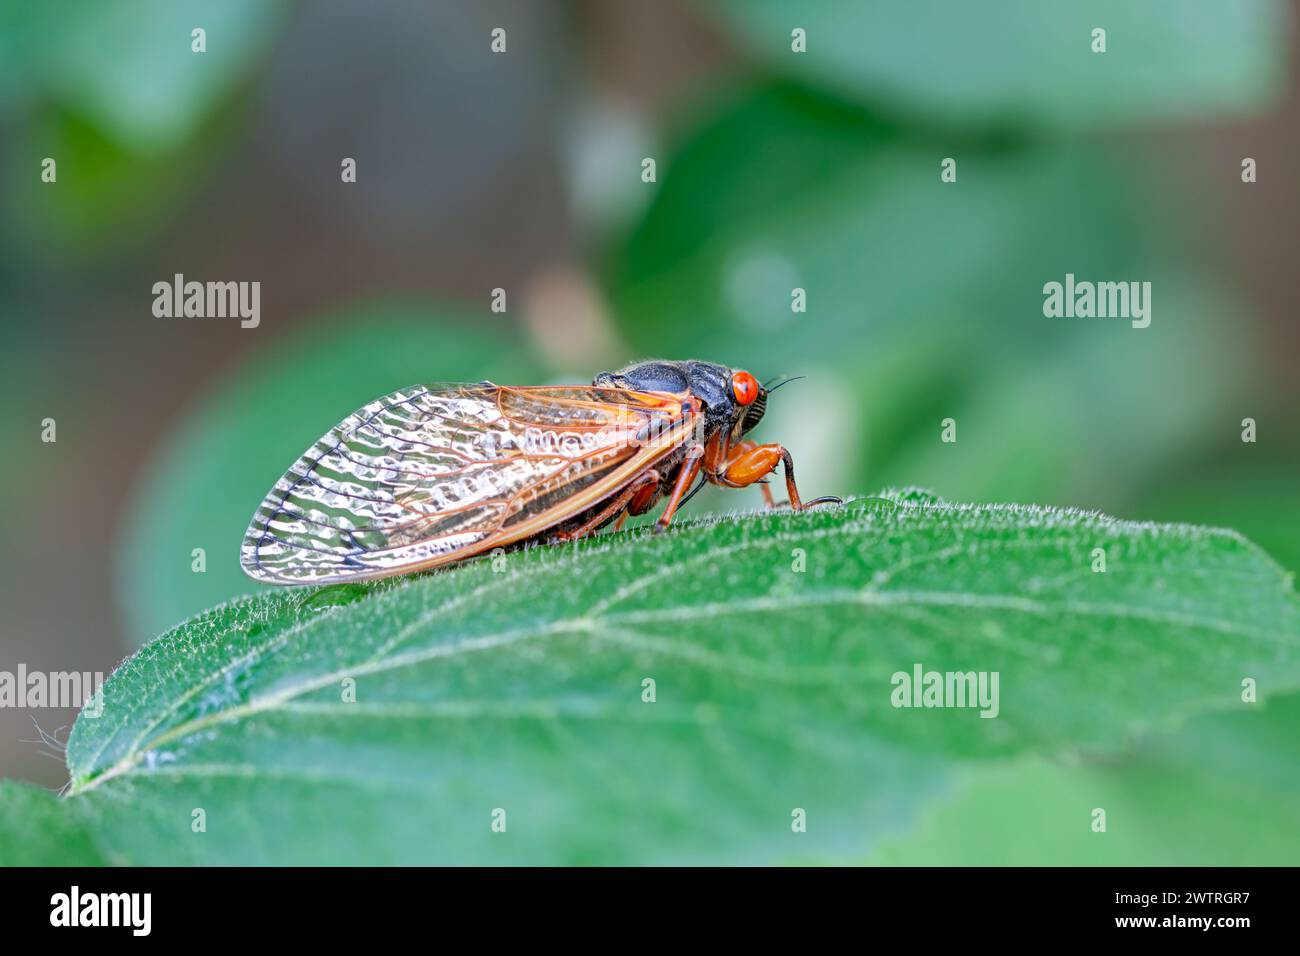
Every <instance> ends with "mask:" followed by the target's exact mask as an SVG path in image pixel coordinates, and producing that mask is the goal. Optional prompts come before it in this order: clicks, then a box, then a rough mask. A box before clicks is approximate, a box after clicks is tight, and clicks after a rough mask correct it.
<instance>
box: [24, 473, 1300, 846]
mask: <svg viewBox="0 0 1300 956" xmlns="http://www.w3.org/2000/svg"><path fill="white" fill-rule="evenodd" d="M1096 548H1103V549H1104V550H1105V554H1106V561H1107V564H1106V571H1105V572H1104V573H1098V572H1095V571H1094V570H1093V567H1094V561H1095V558H1094V553H1095V551H1094V549H1096ZM800 562H803V565H802V566H803V567H804V570H803V571H802V572H800V571H797V570H796V567H798V566H800ZM917 664H920V665H922V666H923V667H924V668H926V669H928V670H936V671H986V672H993V671H996V672H998V674H999V687H1000V691H999V711H998V715H997V717H995V718H992V719H982V718H981V717H980V716H979V715H978V712H977V711H976V710H975V709H972V708H947V709H926V708H898V707H895V706H893V703H892V702H891V697H892V695H893V691H894V675H895V674H896V673H897V672H905V673H910V672H911V671H912V669H913V667H914V665H917ZM1245 676H1250V677H1253V678H1255V679H1256V680H1258V681H1259V682H1260V686H1261V687H1265V688H1267V689H1268V692H1269V693H1272V692H1280V691H1281V690H1284V689H1287V688H1297V687H1300V604H1298V603H1297V600H1296V596H1295V594H1294V592H1293V591H1292V589H1291V581H1290V578H1289V577H1288V576H1287V575H1286V574H1285V573H1284V572H1283V571H1282V570H1281V569H1280V568H1279V567H1278V566H1277V565H1276V564H1275V563H1274V562H1273V561H1271V560H1270V559H1269V558H1268V557H1267V556H1265V555H1264V554H1263V553H1262V552H1261V551H1259V550H1258V549H1257V548H1255V547H1254V546H1253V545H1251V544H1249V543H1248V542H1246V541H1245V540H1244V539H1242V538H1241V537H1240V536H1239V535H1237V534H1235V533H1232V532H1228V531H1216V530H1208V529H1203V528H1193V527H1188V526H1180V525H1154V524H1142V523H1133V522H1124V521H1116V520H1114V519H1110V518H1107V517H1104V516H1100V515H1095V514H1086V513H1081V512H1077V511H1068V510H1055V509H1043V508H1034V507H1016V506H998V505H985V506H966V505H952V504H947V503H945V502H942V501H939V500H937V499H934V498H933V497H932V496H928V495H925V494H919V493H915V494H899V493H888V494H886V495H883V496H881V497H877V498H871V499H859V500H857V501H853V502H851V503H850V504H849V505H848V506H845V507H843V508H833V509H825V510H818V511H814V512H804V513H800V514H790V513H785V512H779V513H767V514H762V515H755V516H745V517H740V518H725V519H720V520H715V521H705V522H700V523H695V524H690V525H686V526H682V527H679V528H677V529H675V530H674V531H673V532H672V533H670V534H665V535H649V534H629V533H623V534H618V535H610V536H605V537H601V538H597V539H595V540H593V541H588V542H582V543H579V544H577V545H572V546H564V547H559V548H538V549H534V550H529V551H523V552H515V553H512V554H510V555H507V556H506V557H505V559H504V562H502V561H497V562H494V561H493V560H492V559H484V560H479V561H474V562H471V563H469V564H467V565H464V566H461V567H457V568H454V569H451V570H449V571H446V572H443V573H437V574H432V575H427V576H422V577H415V578H410V579H404V580H401V581H398V582H396V583H391V584H384V585H379V586H364V587H363V586H352V587H337V588H327V589H322V590H316V591H310V590H299V591H279V592H275V593H271V594H265V595H260V596H256V597H253V598H247V599H241V600H238V601H235V602H232V603H230V604H228V605H224V606H220V607H217V608H214V609H213V610H211V611H209V612H207V613H205V614H202V615H200V616H199V617H197V618H195V619H193V620H191V621H189V622H187V623H185V624H183V625H181V626H180V627H178V628H176V629H175V630H174V631H172V632H170V633H168V634H166V635H164V636H163V637H161V638H159V639H158V640H156V641H154V642H153V643H151V644H150V645H148V646H147V647H145V648H144V649H143V650H141V651H140V652H139V653H137V654H136V655H135V656H134V657H133V658H131V659H130V660H129V661H128V662H127V663H126V664H124V665H123V666H122V668H121V669H120V670H119V671H118V672H117V673H116V674H115V675H113V677H112V678H111V679H110V680H109V681H108V683H107V684H106V685H105V687H104V689H103V691H102V694H103V697H102V713H101V715H100V716H98V717H91V716H89V712H87V713H83V715H82V716H81V718H79V720H78V721H77V724H76V726H75V727H74V729H73V732H72V735H71V738H70V740H69V748H68V765H69V769H70V773H71V777H72V788H71V796H69V797H68V798H67V799H66V800H65V801H64V803H63V806H64V807H65V809H66V811H67V812H68V813H69V814H72V815H74V816H75V817H76V818H77V819H80V820H83V821H85V825H86V826H88V827H90V829H91V832H92V833H93V837H94V843H95V848H96V850H97V852H98V853H100V854H101V855H102V856H103V857H104V858H107V859H112V860H115V861H121V862H134V863H167V862H179V863H205V864H218V863H313V862H325V863H465V862H475V863H507V862H513V863H671V862H701V861H714V862H718V861H721V862H797V861H801V860H821V861H825V860H833V861H857V860H862V859H865V858H866V857H867V855H868V854H869V853H870V852H872V850H873V849H874V848H877V847H881V846H884V845H886V843H887V842H888V841H890V840H893V839H896V838H897V836H898V835H899V834H902V833H905V832H906V828H907V827H908V825H909V824H910V823H911V822H912V820H913V816H914V814H915V812H916V811H917V810H918V809H920V808H923V807H925V806H926V805H927V804H931V803H933V802H934V801H936V800H941V799H943V798H944V797H945V795H946V794H948V793H949V792H950V788H951V787H952V786H953V785H954V784H955V783H957V782H960V781H961V780H963V779H966V774H967V773H968V772H969V771H970V770H972V769H973V768H979V767H982V766H998V765H1002V764H1003V763H1005V762H1006V761H1008V760H1025V759H1030V758H1035V757H1048V756H1052V755H1061V754H1067V755H1068V754H1079V753H1086V754H1089V755H1105V754H1114V753H1126V752H1128V751H1129V750H1130V748H1131V747H1132V746H1133V745H1134V742H1135V741H1138V742H1140V741H1141V740H1142V739H1144V738H1145V737H1146V736H1147V735H1148V734H1153V733H1162V732H1172V731H1176V729H1177V728H1178V726H1179V725H1180V724H1181V723H1182V722H1183V721H1184V720H1185V719H1186V718H1187V717H1189V716H1191V715H1194V714H1196V713H1198V712H1201V711H1206V710H1211V709H1228V708H1234V707H1241V706H1242V705H1241V702H1240V696H1239V694H1240V688H1241V680H1242V678H1243V677H1245ZM647 678H649V679H653V680H654V682H655V684H654V689H655V700H654V702H653V703H648V702H645V701H644V700H643V687H644V686H645V685H644V683H643V682H644V681H645V680H646V679H647ZM349 680H351V681H355V685H351V684H349ZM350 686H354V689H355V702H347V701H346V700H345V697H346V694H347V692H348V688H349V687H350ZM93 703H95V705H96V709H98V706H99V703H100V702H98V701H96V702H93ZM1177 798H1178V795H1177V793H1173V794H1171V799H1174V800H1177ZM0 807H4V809H5V811H6V812H5V813H4V814H0V816H7V815H8V813H7V811H8V807H7V806H5V805H4V803H3V802H0ZM795 808H802V809H803V810H805V811H806V814H807V820H808V829H807V832H806V833H802V834H796V833H793V832H792V830H791V819H792V817H791V814H792V811H793V810H794V809H795ZM498 809H501V810H504V811H505V813H506V818H505V819H506V822H507V827H506V831H505V832H504V833H494V832H493V830H492V827H491V824H492V821H493V813H494V811H495V810H498ZM196 810H202V811H203V819H204V822H205V825H206V829H205V830H204V832H195V831H194V829H193V827H194V823H193V821H194V820H195V819H197V818H196V816H195V811H196ZM30 840H31V841H32V842H33V843H34V844H36V846H35V847H31V846H29V847H25V848H23V850H22V852H23V853H24V854H25V858H31V857H33V856H38V855H39V852H40V850H39V847H40V845H41V843H42V841H44V840H45V837H44V836H43V835H42V834H41V833H40V832H33V833H32V834H31V835H30ZM1042 862H1048V861H1046V860H1044V861H1042Z"/></svg>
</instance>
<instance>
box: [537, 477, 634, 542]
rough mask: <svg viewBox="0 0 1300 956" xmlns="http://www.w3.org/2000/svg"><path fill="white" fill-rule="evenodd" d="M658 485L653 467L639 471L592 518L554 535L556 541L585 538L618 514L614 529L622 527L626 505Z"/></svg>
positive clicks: (625, 516) (625, 514) (625, 518)
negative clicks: (616, 524) (617, 521)
mask: <svg viewBox="0 0 1300 956" xmlns="http://www.w3.org/2000/svg"><path fill="white" fill-rule="evenodd" d="M657 487H659V472H657V471H655V470H654V469H653V468H648V469H646V470H645V471H643V472H641V474H640V475H638V476H637V477H636V478H634V479H632V481H631V483H630V484H629V485H628V486H627V487H626V488H624V489H623V490H622V491H620V492H619V493H618V494H616V495H615V496H614V497H613V498H611V499H610V501H609V504H607V505H606V506H605V507H604V508H601V509H600V511H598V512H597V513H596V514H595V515H594V516H593V517H592V518H590V519H589V520H587V521H584V522H583V523H582V524H581V525H579V526H578V527H576V528H573V529H571V530H569V531H561V532H558V533H557V534H556V535H555V540H556V541H573V540H574V539H576V538H585V537H586V536H587V535H589V534H591V533H592V532H593V531H595V530H596V529H597V528H599V527H600V526H601V525H603V524H604V523H605V522H606V521H608V520H609V519H610V518H612V517H614V515H617V514H619V512H620V511H621V512H623V513H622V514H621V515H619V524H618V527H617V528H616V529H615V530H618V528H622V526H623V525H622V523H623V521H625V520H627V509H628V505H629V504H631V503H632V502H634V501H635V500H636V498H637V496H638V495H640V494H642V493H643V492H644V491H645V490H646V489H647V488H657Z"/></svg>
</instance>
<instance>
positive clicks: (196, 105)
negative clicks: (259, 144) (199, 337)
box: [0, 0, 289, 269]
mask: <svg viewBox="0 0 1300 956" xmlns="http://www.w3.org/2000/svg"><path fill="white" fill-rule="evenodd" d="M288 10H289V5H288V4H287V3H285V2H283V0H225V2H222V3H217V4H211V3H203V2H200V0H103V2H100V0H72V2H66V3H8V4H3V5H0V114H6V113H7V114H10V115H9V116H8V117H7V118H8V120H9V121H10V123H12V124H13V127H14V129H13V135H12V136H10V137H8V138H7V142H6V143H5V144H4V147H3V154H2V155H3V157H4V160H5V163H6V165H7V166H8V167H9V168H10V170H11V171H12V174H11V175H9V176H6V177H5V181H6V185H5V189H6V192H7V195H6V197H5V202H6V206H7V207H8V208H9V209H10V210H11V215H10V216H6V217H4V218H5V221H4V223H3V229H4V240H5V244H6V245H7V246H8V247H9V250H10V254H11V256H12V257H16V258H17V259H19V260H21V261H26V260H28V259H30V260H31V264H30V267H33V268H42V269H53V268H57V266H58V265H59V264H62V263H63V262H64V261H65V260H67V259H75V258H77V257H78V256H86V255H102V254H105V253H107V254H110V255H114V256H122V255H124V254H125V253H126V252H129V251H132V250H135V249H137V248H138V247H139V246H140V245H142V244H144V243H145V242H147V241H148V240H149V239H150V238H152V237H153V236H154V234H155V231H156V229H157V228H159V227H161V226H163V225H165V224H166V223H168V222H170V221H171V220H172V217H173V215H174V213H175V209H174V208H173V206H172V204H173V203H174V202H176V201H178V200H179V198H180V197H182V196H184V195H186V194H187V193H189V192H191V191H193V190H194V189H195V187H196V186H197V185H198V184H200V183H201V182H203V180H204V175H203V172H204V171H205V170H206V169H209V168H211V167H213V166H214V165H216V163H217V162H218V161H219V158H220V156H221V155H222V154H223V153H224V151H225V150H224V146H225V145H226V144H227V143H228V141H229V140H230V139H231V138H232V130H233V123H232V119H233V117H232V116H230V115H226V114H225V113H223V112H222V110H221V107H222V106H223V105H224V101H225V99H226V98H227V97H228V96H229V94H230V93H231V92H232V91H233V90H234V89H235V88H237V86H238V85H239V84H240V83H241V82H243V81H244V80H245V79H246V77H247V76H248V75H249V73H250V72H251V71H252V69H253V67H254V65H255V64H257V63H259V62H260V61H261V60H262V59H263V58H264V56H265V54H266V52H267V51H268V50H269V49H270V48H271V45H272V43H273V41H274V40H275V38H276V36H277V34H278V27H279V26H280V25H281V24H282V23H283V22H284V21H285V19H286V18H287V13H288ZM195 28H202V29H204V30H205V31H206V52H204V53H195V52H193V50H192V48H191V43H192V40H191V31H192V30H194V29H195ZM45 157H51V158H54V159H55V160H56V162H57V164H58V165H57V172H58V180H57V181H58V183H59V188H57V189H50V188H48V186H47V185H46V184H44V183H43V182H42V181H41V179H40V172H41V162H42V160H43V159H44V158H45ZM54 250H57V255H54V256H53V261H52V262H51V261H49V260H50V258H51V253H52V251H54ZM36 251H39V252H41V253H42V255H37V254H35V252H36Z"/></svg>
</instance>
